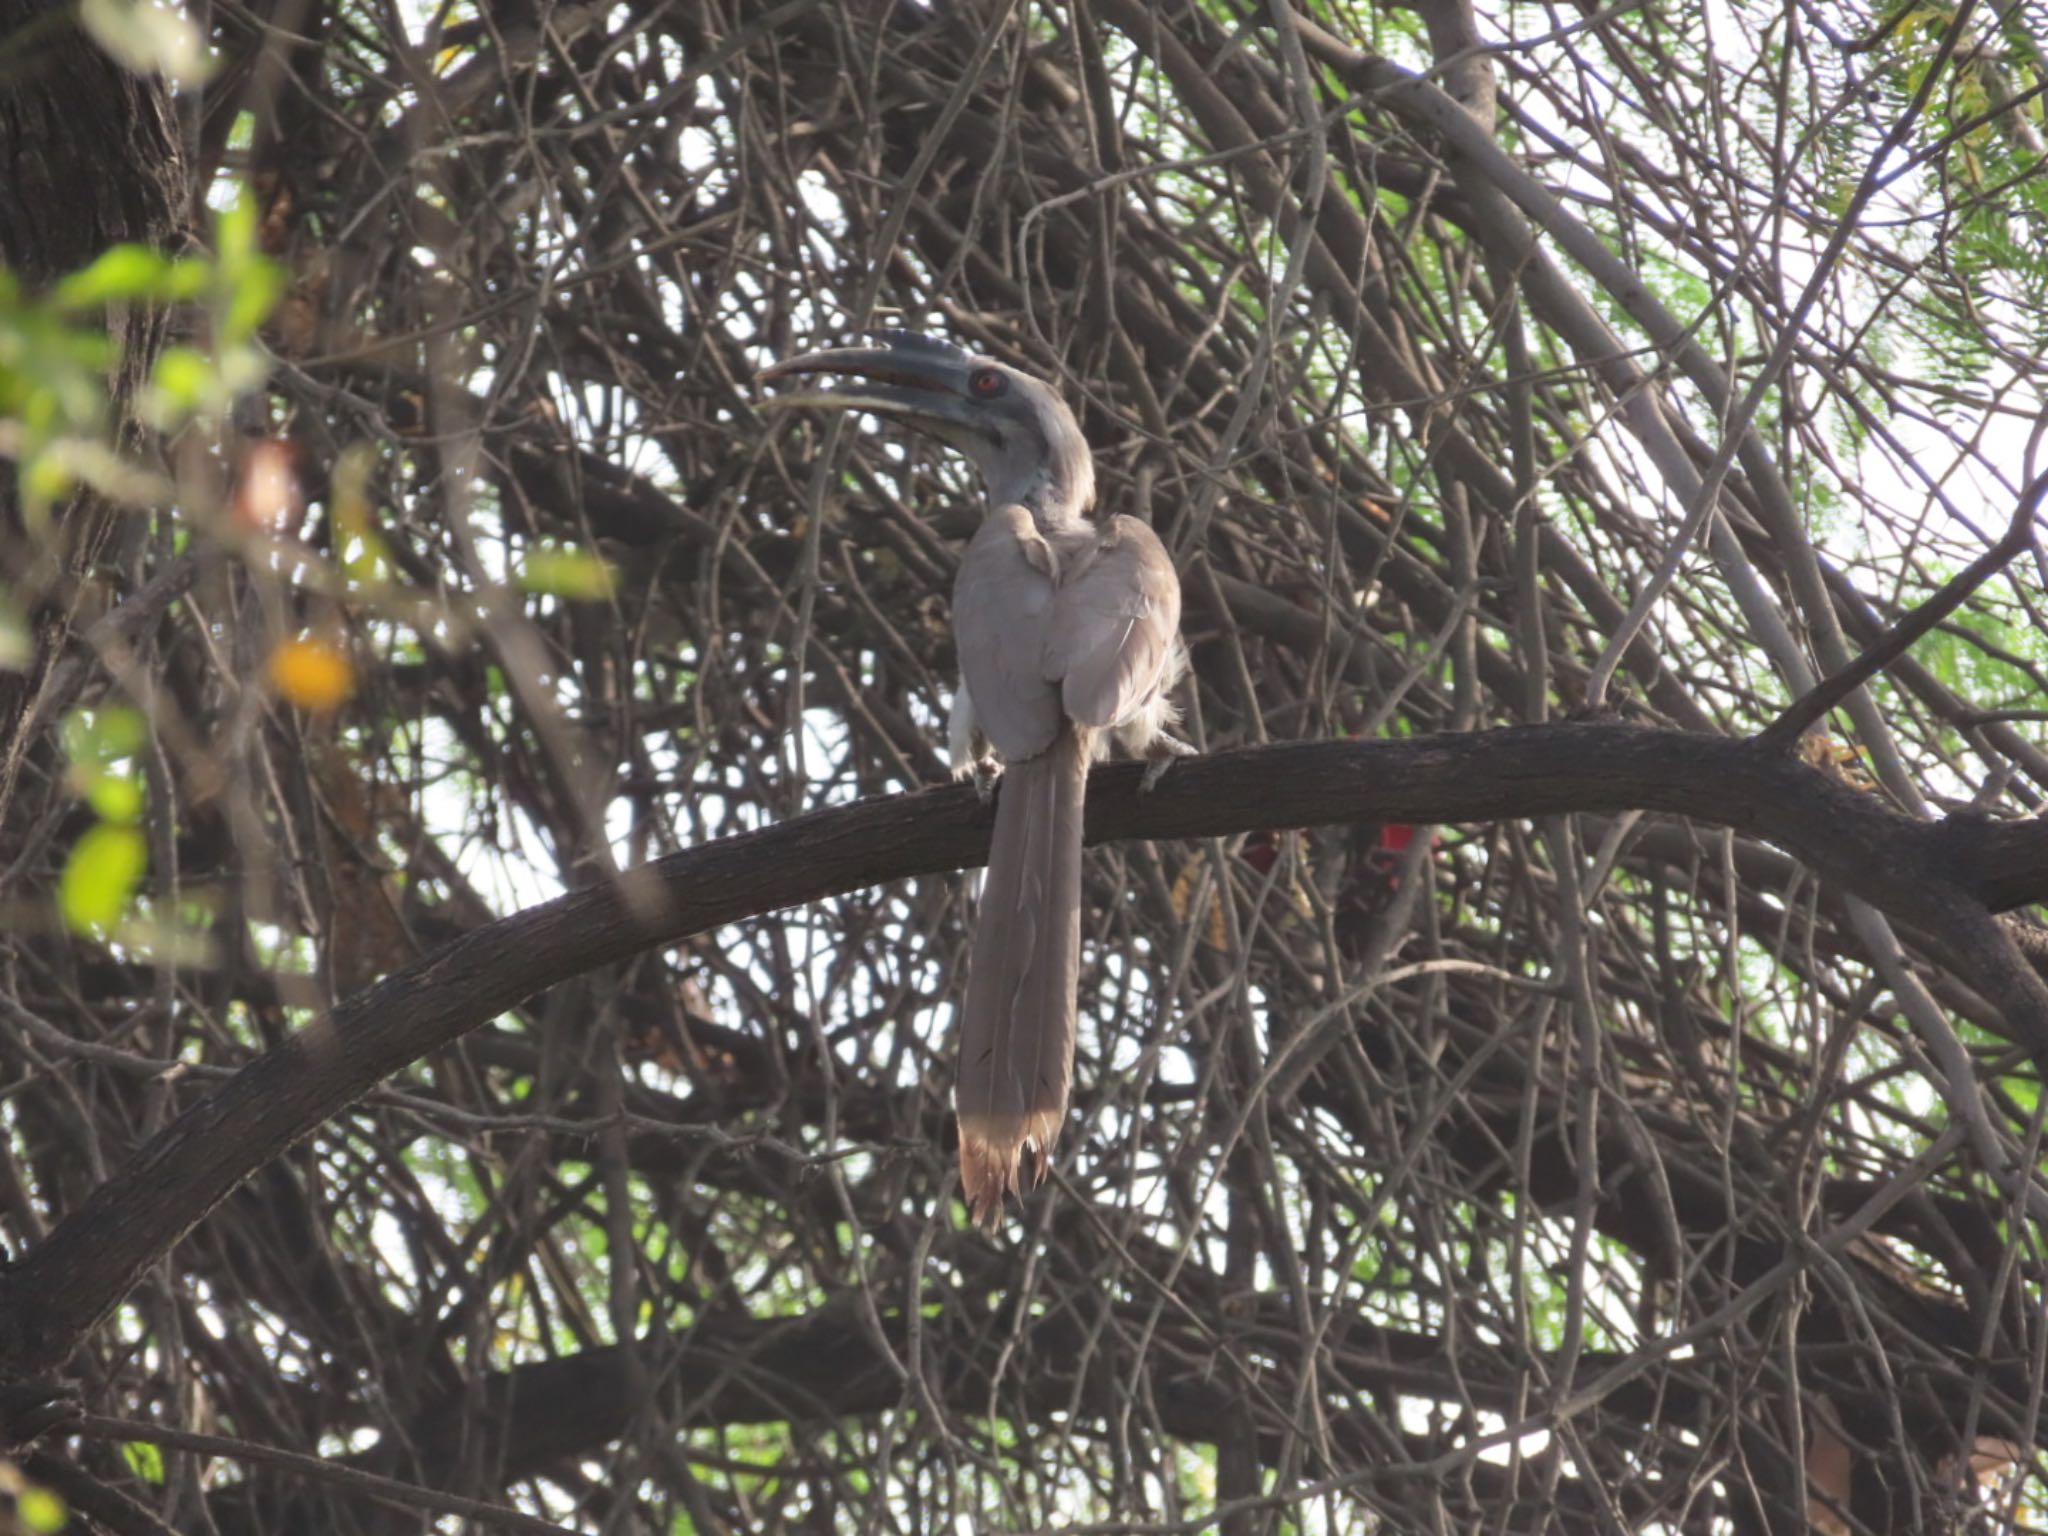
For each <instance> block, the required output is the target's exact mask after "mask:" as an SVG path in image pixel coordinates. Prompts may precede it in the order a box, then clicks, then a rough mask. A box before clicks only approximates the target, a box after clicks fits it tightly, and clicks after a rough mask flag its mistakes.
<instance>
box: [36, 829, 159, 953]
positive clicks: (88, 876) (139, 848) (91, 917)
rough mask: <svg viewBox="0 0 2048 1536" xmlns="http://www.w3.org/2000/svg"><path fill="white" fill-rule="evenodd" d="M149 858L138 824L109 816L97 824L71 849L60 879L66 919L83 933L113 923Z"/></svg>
mask: <svg viewBox="0 0 2048 1536" xmlns="http://www.w3.org/2000/svg"><path fill="white" fill-rule="evenodd" d="M148 858H149V854H148V849H147V848H146V846H145V845H144V843H143V841H142V834H141V833H140V832H138V831H136V830H135V828H133V827H123V826H116V825H115V824H114V823H113V822H108V821H103V822H101V823H100V824H99V825H98V826H96V827H93V828H92V829H91V830H90V831H88V832H87V833H86V834H85V836H83V837H81V838H80V839H79V840H78V846H77V847H76V848H73V849H72V850H71V857H70V859H69V860H67V861H66V862H65V865H64V875H63V878H62V879H61V880H60V881H59V882H58V885H57V903H58V905H59V907H61V908H62V910H63V913H64V921H65V922H66V923H68V924H69V925H70V926H71V927H72V928H73V929H75V930H77V931H78V932H80V933H91V932H94V931H95V930H101V929H107V928H111V927H113V926H114V924H115V923H116V922H118V921H119V920H120V917H121V914H122V913H123V912H124V911H126V910H127V908H128V899H129V898H130V897H131V896H133V895H134V894H135V887H136V886H137V885H138V884H139V883H140V882H141V880H142V870H143V866H144V865H145V864H146V863H147V862H148Z"/></svg>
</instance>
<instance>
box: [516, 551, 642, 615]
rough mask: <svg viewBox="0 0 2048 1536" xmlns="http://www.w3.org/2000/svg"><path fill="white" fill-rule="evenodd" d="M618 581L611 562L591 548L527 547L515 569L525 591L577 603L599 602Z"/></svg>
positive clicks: (607, 595)
mask: <svg viewBox="0 0 2048 1536" xmlns="http://www.w3.org/2000/svg"><path fill="white" fill-rule="evenodd" d="M617 584H618V579H617V575H616V573H615V572H614V571H613V570H612V566H611V562H610V561H609V560H607V559H605V557H604V556H603V555H600V554H599V553H597V551H596V550H593V549H567V548H545V549H535V550H530V551H528V553H527V556H526V560H525V562H524V564H522V565H521V566H520V568H519V585H520V586H522V587H524V588H525V589H526V590H527V591H529V592H544V593H547V594H548V595H550V596H552V597H566V598H572V599H575V600H577V601H579V602H599V601H602V600H603V599H605V598H607V597H610V596H611V595H612V590H613V588H614V587H616V586H617Z"/></svg>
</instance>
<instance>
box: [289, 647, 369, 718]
mask: <svg viewBox="0 0 2048 1536" xmlns="http://www.w3.org/2000/svg"><path fill="white" fill-rule="evenodd" d="M270 681H271V685H272V686H273V687H275V688H276V689H277V691H278V692H279V693H280V694H281V695H283V697H284V698H285V699H287V700H288V701H289V702H291V703H293V704H296V705H298V706H299V708H301V709H310V710H312V711H314V712H315V713H316V714H324V713H326V712H327V711H328V710H332V709H339V708H340V707H341V705H342V703H343V701H344V700H346V699H347V698H348V696H349V694H351V693H352V692H354V691H355V684H356V674H355V669H354V668H353V667H351V666H350V665H349V660H348V657H346V656H344V655H343V654H342V653H341V652H340V651H339V650H337V649H336V648H335V647H334V646H331V645H329V644H327V643H326V642H325V641H324V640H287V641H285V642H284V643H283V644H282V645H280V646H279V647H278V648H277V649H276V650H274V651H272V652H271V653H270Z"/></svg>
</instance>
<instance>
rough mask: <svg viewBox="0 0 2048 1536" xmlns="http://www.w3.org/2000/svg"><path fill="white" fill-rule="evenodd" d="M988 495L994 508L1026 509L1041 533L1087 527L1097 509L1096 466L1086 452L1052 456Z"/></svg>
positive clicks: (997, 487)
mask: <svg viewBox="0 0 2048 1536" xmlns="http://www.w3.org/2000/svg"><path fill="white" fill-rule="evenodd" d="M989 493H990V500H991V502H992V503H993V504H994V505H995V506H999V507H1001V506H1019V507H1022V508H1024V509H1025V510H1026V511H1027V512H1029V513H1030V514H1031V520H1032V522H1034V523H1036V524H1037V525H1038V527H1039V528H1040V529H1041V530H1044V531H1051V530H1053V529H1070V528H1082V527H1086V526H1087V524H1088V522H1089V520H1090V513H1091V512H1092V511H1093V510H1094V507H1095V465H1094V464H1093V463H1092V462H1091V461H1090V460H1089V457H1088V455H1087V453H1086V451H1085V450H1084V451H1082V452H1080V453H1072V454H1058V455H1051V456H1048V457H1047V458H1046V459H1044V460H1042V461H1041V462H1039V463H1037V464H1034V465H1032V466H1031V469H1030V471H1029V472H1028V473H1026V474H1023V475H1020V476H1018V477H1017V479H1016V481H1015V482H1014V483H1012V484H1010V485H1003V486H998V485H991V486H990V487H989Z"/></svg>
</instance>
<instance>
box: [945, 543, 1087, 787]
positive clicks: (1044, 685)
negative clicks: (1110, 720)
mask: <svg viewBox="0 0 2048 1536" xmlns="http://www.w3.org/2000/svg"><path fill="white" fill-rule="evenodd" d="M1056 579H1057V562H1056V561H1055V559H1054V556H1053V553H1052V551H1051V549H1050V548H1049V547H1047V545H1046V542H1045V540H1044V539H1042V538H1040V537H1039V534H1038V530H1037V528H1036V527H1035V526H1033V524H1032V521H1031V514H1030V513H1029V512H1027V511H1025V510H1024V509H1023V508H1022V507H1015V506H1011V507H999V508H998V509H996V511H994V512H993V513H991V514H990V515H989V516H988V517H987V518H986V519H985V520H984V521H983V522H982V525H981V528H980V531H979V532H977V533H976V534H975V535H974V539H973V541H972V542H971V543H970V544H969V545H968V546H967V554H966V556H965V557H964V558H963V559H962V560H961V562H960V574H959V575H958V576H957V577H956V578H954V581H953V637H954V639H955V640H956V641H957V642H958V644H959V647H960V675H961V677H963V678H964V679H965V680H966V682H967V693H968V696H969V697H970V698H972V699H973V700H974V714H975V719H976V721H977V722H978V723H979V724H980V726H981V732H982V734H983V735H984V736H986V737H987V738H988V739H989V742H990V744H991V745H992V746H994V747H995V749H996V750H997V751H998V752H1000V753H1002V755H1003V756H1004V757H1006V758H1009V759H1011V760H1013V761H1014V760H1016V759H1019V758H1026V757H1036V756H1037V755H1038V754H1039V753H1041V752H1043V751H1044V750H1045V749H1046V748H1047V747H1049V746H1051V745H1052V739H1053V737H1054V736H1055V735H1057V734H1058V732H1059V726H1060V692H1059V685H1058V681H1057V680H1056V679H1049V678H1047V677H1046V676H1045V668H1044V667H1043V666H1042V665H1041V658H1042V657H1043V655H1044V652H1045V636H1046V626H1047V623H1048V620H1049V619H1050V617H1051V614H1052V609H1053V597H1054V592H1053V587H1054V582H1055V581H1056Z"/></svg>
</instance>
